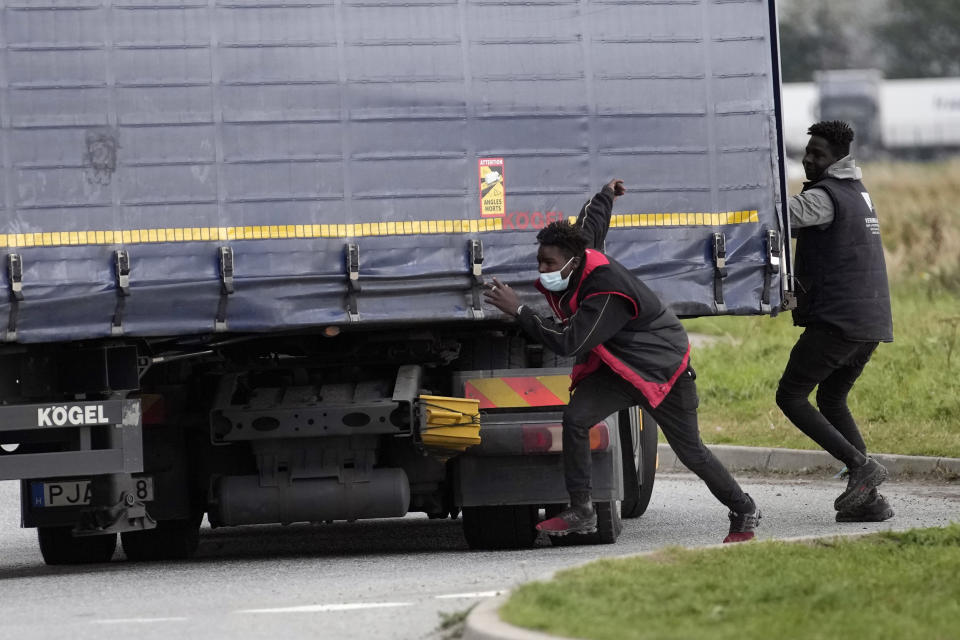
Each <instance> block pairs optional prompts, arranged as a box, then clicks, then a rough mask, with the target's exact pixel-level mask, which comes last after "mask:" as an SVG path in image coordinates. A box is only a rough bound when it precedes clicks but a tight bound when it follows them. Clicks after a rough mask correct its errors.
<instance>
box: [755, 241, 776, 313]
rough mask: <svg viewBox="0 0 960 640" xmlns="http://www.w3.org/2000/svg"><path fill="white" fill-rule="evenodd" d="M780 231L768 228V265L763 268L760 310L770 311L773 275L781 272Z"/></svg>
mask: <svg viewBox="0 0 960 640" xmlns="http://www.w3.org/2000/svg"><path fill="white" fill-rule="evenodd" d="M780 251H781V248H780V233H779V232H777V231H776V230H774V229H767V267H766V269H764V270H763V294H762V295H761V297H760V311H761V312H763V313H770V311H771V308H770V287H771V286H772V285H773V276H774V274H776V273H780Z"/></svg>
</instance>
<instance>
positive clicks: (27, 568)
mask: <svg viewBox="0 0 960 640" xmlns="http://www.w3.org/2000/svg"><path fill="white" fill-rule="evenodd" d="M743 484H744V486H745V487H746V488H747V490H748V491H749V492H750V493H751V495H753V496H754V498H755V499H756V500H757V501H758V503H759V504H760V505H761V508H762V510H763V514H764V518H763V522H762V530H761V532H762V537H764V538H782V537H794V536H804V535H819V534H833V533H838V532H851V533H852V532H859V531H877V530H881V529H890V528H895V529H907V528H911V527H921V526H936V525H945V524H947V523H949V522H951V521H960V484H958V483H953V484H935V483H933V484H921V483H913V482H910V483H907V482H896V483H895V482H890V483H888V484H887V485H884V494H885V495H887V496H888V497H889V498H890V500H891V503H892V504H893V506H894V508H895V509H896V511H897V516H896V517H895V518H894V519H893V520H891V521H888V522H886V523H882V524H870V525H863V524H842V525H841V524H837V523H835V522H834V521H833V516H834V512H833V509H832V504H833V499H834V497H835V496H836V495H837V494H838V493H839V492H840V490H841V489H842V483H841V481H839V480H831V479H819V478H818V479H808V478H773V479H771V478H767V479H764V478H743ZM726 524H727V523H726V513H725V510H724V509H723V507H722V506H719V505H718V504H717V503H716V502H715V501H714V500H713V498H712V497H711V496H710V495H709V493H707V491H706V489H705V488H704V486H703V485H702V484H700V483H699V481H698V480H697V479H696V478H695V477H693V476H690V475H686V474H661V476H660V477H659V478H658V480H657V485H656V488H655V490H654V495H653V500H652V502H651V506H650V509H649V510H648V512H647V513H646V514H645V515H644V516H643V517H642V518H640V519H638V520H631V521H627V522H625V527H624V531H623V534H622V536H621V538H620V540H619V542H618V543H617V544H615V545H606V546H592V547H565V548H552V547H549V546H546V545H545V546H542V547H538V548H536V549H533V550H525V551H515V552H498V553H491V552H472V551H469V550H468V549H467V546H466V543H465V542H464V540H463V536H462V534H461V531H460V523H459V521H449V520H447V521H431V520H427V519H426V518H425V517H418V516H409V517H407V518H404V519H402V520H377V521H366V522H359V523H353V524H332V525H321V526H310V525H303V526H290V527H280V526H260V527H247V528H238V529H217V530H210V529H204V531H203V532H202V535H201V542H200V548H199V551H198V554H197V557H196V558H195V559H194V560H192V561H189V562H183V563H148V564H134V563H130V562H126V561H124V560H123V553H122V551H120V550H119V548H118V550H117V553H116V555H115V556H114V561H113V562H111V563H109V564H102V565H88V566H83V567H47V566H46V565H44V564H43V560H42V559H41V557H40V553H39V551H38V549H37V546H36V536H35V532H34V531H33V530H25V529H19V528H18V526H19V514H18V490H17V485H16V483H13V482H0V638H3V639H10V640H13V639H17V640H32V639H39V638H56V639H57V640H62V639H63V638H71V639H83V638H97V639H102V638H121V637H124V638H128V637H136V638H146V639H152V638H157V639H161V638H162V639H164V640H169V639H170V638H174V639H176V640H184V639H187V638H203V639H205V640H206V639H218V638H231V639H235V640H246V639H252V638H270V639H271V640H272V639H275V638H285V639H296V638H311V639H319V638H350V639H353V638H357V639H360V638H363V639H371V638H398V639H421V638H439V637H440V634H439V633H438V632H437V628H438V624H439V622H440V614H441V613H445V614H450V613H456V612H462V611H464V610H465V609H467V608H469V607H470V606H471V605H473V604H474V603H476V602H478V601H479V600H480V599H482V598H485V597H489V596H491V595H493V594H495V593H496V592H498V591H501V590H506V589H509V588H511V587H512V586H514V585H516V584H518V583H522V582H525V581H528V580H531V579H535V578H540V577H546V576H547V575H549V574H550V573H552V572H553V571H555V570H557V569H560V568H564V567H568V566H571V565H576V564H580V563H582V562H585V561H587V560H590V559H593V558H598V557H602V556H611V555H626V554H632V553H638V552H641V551H647V550H651V549H657V548H659V547H664V546H668V545H687V546H698V545H707V544H714V543H717V542H719V541H720V540H721V539H722V537H723V535H724V534H725V533H726Z"/></svg>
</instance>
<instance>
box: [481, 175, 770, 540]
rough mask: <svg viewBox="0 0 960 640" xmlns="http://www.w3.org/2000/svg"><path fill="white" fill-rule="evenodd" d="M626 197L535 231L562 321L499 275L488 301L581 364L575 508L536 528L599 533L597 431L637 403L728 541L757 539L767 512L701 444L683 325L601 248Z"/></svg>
mask: <svg viewBox="0 0 960 640" xmlns="http://www.w3.org/2000/svg"><path fill="white" fill-rule="evenodd" d="M623 193H625V189H624V186H623V181H622V180H612V181H610V183H608V184H607V185H606V186H604V187H603V189H602V190H601V191H600V193H598V194H596V195H595V196H593V198H591V199H590V200H589V201H588V202H587V203H586V204H585V205H584V206H583V209H581V211H580V215H579V217H578V218H577V222H576V224H574V225H571V224H570V223H569V222H567V221H565V220H562V221H560V222H554V223H553V224H550V225H549V226H547V227H546V228H544V229H543V230H541V231H540V233H539V234H537V241H538V242H539V243H540V247H539V250H538V251H537V263H538V270H539V272H540V278H539V280H538V281H537V283H536V284H535V286H536V287H537V289H539V290H540V291H541V292H542V293H543V294H544V296H545V297H546V299H547V302H548V303H549V305H550V308H551V310H552V311H553V313H554V315H556V316H557V317H558V318H559V321H556V320H553V319H552V318H545V317H542V316H540V315H538V314H537V313H535V312H534V311H533V310H531V309H530V308H528V307H527V306H526V305H521V304H520V301H519V298H518V297H517V295H516V293H515V292H514V291H513V289H511V288H510V287H509V286H508V285H505V284H503V283H501V282H500V281H499V280H497V279H496V278H494V279H493V284H492V286H491V287H490V289H489V290H488V291H486V292H485V296H486V299H487V301H488V302H489V303H490V304H492V305H494V306H495V307H497V308H498V309H500V310H501V311H503V312H504V313H506V314H509V315H511V316H514V317H515V318H516V319H517V322H518V323H519V324H520V326H521V327H522V328H523V330H524V331H525V332H526V333H527V334H528V335H530V336H531V337H532V338H533V339H535V340H537V341H538V342H541V343H542V344H543V345H544V346H545V347H547V348H548V349H550V350H551V351H553V352H554V353H557V354H558V355H561V356H574V357H575V358H576V364H575V366H574V368H573V372H572V374H571V389H572V395H571V397H570V403H569V404H568V405H567V407H566V408H565V410H564V413H563V465H564V475H565V478H566V486H567V491H568V493H569V494H570V507H569V508H568V509H566V510H565V511H563V512H562V513H560V515H558V516H557V517H555V518H550V519H549V520H545V521H544V522H541V523H540V524H539V525H537V529H539V530H540V531H542V532H544V533H546V534H548V535H566V534H570V533H589V532H592V531H594V530H595V529H596V526H597V515H596V511H595V510H594V507H593V503H592V501H591V495H590V494H591V486H590V482H591V458H590V436H589V431H590V427H592V426H593V425H595V424H597V423H598V422H600V421H601V420H603V419H604V418H606V417H607V416H609V415H611V414H613V413H616V412H617V411H619V410H621V409H626V408H628V407H633V406H637V405H639V406H640V407H641V408H642V409H643V410H644V411H648V412H649V413H650V415H651V416H652V417H653V418H654V419H655V420H656V421H657V423H658V424H659V425H660V428H661V430H662V431H663V433H664V435H665V436H666V438H667V442H669V443H670V446H671V447H672V448H673V450H674V451H675V452H676V454H677V458H678V459H679V460H680V461H681V462H682V463H683V464H684V465H686V466H687V468H689V469H690V470H692V471H693V472H694V473H696V474H697V475H698V476H700V478H701V479H702V480H703V481H704V482H705V483H706V484H707V487H708V488H709V489H710V491H711V493H713V495H714V496H715V497H716V498H717V499H718V500H719V501H720V502H722V503H723V504H724V505H725V506H726V507H727V508H728V509H729V510H730V513H729V518H730V530H729V533H728V535H727V537H726V538H725V539H724V542H742V541H745V540H750V539H752V538H753V537H754V531H755V529H756V527H757V525H758V523H759V520H760V511H759V509H757V506H756V504H755V503H754V502H753V499H752V498H751V497H750V496H749V495H748V494H746V493H744V492H743V490H742V489H741V488H740V486H739V485H738V484H737V482H736V481H735V480H734V479H733V477H732V476H731V475H730V474H729V472H727V470H726V469H725V468H724V467H723V465H721V464H720V462H719V461H718V460H717V459H716V458H715V457H714V456H713V454H712V453H711V452H710V450H709V449H707V448H706V446H704V444H703V441H702V440H701V439H700V431H699V427H698V425H697V406H698V404H699V400H698V397H697V388H696V383H695V382H694V380H695V379H696V374H695V373H694V371H693V369H692V368H691V367H690V345H689V342H688V340H687V334H686V331H684V328H683V325H681V324H680V321H679V320H677V317H676V316H675V315H674V314H673V312H671V311H670V310H669V309H668V308H667V307H666V306H665V305H664V304H663V303H662V302H661V301H660V299H659V298H658V297H657V296H656V294H654V293H653V292H652V291H651V290H650V289H649V288H648V287H647V286H646V285H645V284H644V283H643V282H641V281H640V280H638V279H637V278H636V277H635V276H633V274H631V273H630V272H629V271H628V270H627V269H626V268H625V267H623V266H622V265H621V264H619V263H618V262H616V261H615V260H613V259H612V258H610V257H608V256H606V255H604V254H603V253H601V251H600V248H602V247H603V243H604V240H605V238H606V235H607V231H608V229H609V227H610V214H611V211H612V208H613V201H614V200H615V199H616V198H617V197H618V196H620V195H623Z"/></svg>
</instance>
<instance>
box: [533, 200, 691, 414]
mask: <svg viewBox="0 0 960 640" xmlns="http://www.w3.org/2000/svg"><path fill="white" fill-rule="evenodd" d="M612 207H613V193H612V192H610V191H609V190H608V189H606V188H605V189H604V190H603V191H601V192H600V193H599V194H597V195H596V196H594V197H593V198H591V200H590V201H589V202H588V203H587V204H586V205H584V207H583V209H582V210H581V212H580V216H579V218H578V220H577V224H578V225H579V226H580V228H581V231H582V232H583V233H584V234H585V236H586V237H587V239H588V243H589V244H590V245H591V246H594V247H597V246H598V245H599V246H602V243H603V240H604V238H605V237H606V232H607V229H608V228H609V226H610V212H611V209H612ZM535 286H536V287H537V288H538V289H539V290H540V291H541V292H542V293H543V294H544V296H545V297H546V299H547V302H548V303H549V304H550V308H551V309H552V310H553V312H554V314H556V316H557V317H558V318H559V321H556V320H554V319H552V318H544V317H542V316H540V315H538V314H536V313H534V312H533V311H532V310H530V309H529V308H527V307H526V306H525V307H523V309H522V310H521V312H520V314H519V316H518V317H517V319H518V321H519V322H520V326H521V327H523V329H524V331H526V332H527V333H528V334H530V335H531V336H533V337H534V338H535V339H537V340H538V341H540V342H541V343H543V345H544V346H545V347H547V348H548V349H550V350H551V351H553V352H554V353H557V354H558V355H561V356H575V357H576V365H575V366H574V369H573V374H572V386H573V387H575V386H576V385H577V383H578V382H580V380H582V379H583V378H584V377H586V376H587V375H589V374H590V373H592V372H593V371H596V370H597V369H598V368H599V367H601V366H607V367H610V368H611V369H612V370H613V371H614V372H616V373H617V374H618V375H620V376H621V377H622V378H624V379H625V380H627V381H628V382H630V383H631V384H633V385H634V386H635V387H636V388H637V389H639V390H640V391H641V393H643V395H644V397H646V399H647V400H648V401H649V402H650V404H651V405H652V406H654V407H655V406H657V405H658V404H660V401H661V400H663V398H664V396H666V394H667V393H669V391H670V389H671V387H672V386H673V383H674V382H675V381H676V379H677V378H678V377H679V376H680V374H682V373H683V372H684V371H685V370H686V369H687V366H688V363H689V355H690V350H689V341H688V340H687V334H686V331H685V330H684V328H683V325H681V324H680V321H679V320H678V319H677V317H676V316H675V315H674V314H673V312H672V311H670V310H669V309H668V308H667V306H666V305H664V304H663V302H661V301H660V298H658V297H657V295H656V294H655V293H653V291H651V290H650V288H649V287H647V286H646V285H645V284H644V283H643V282H641V281H640V280H639V279H637V277H636V276H634V275H633V274H632V273H630V271H629V270H628V269H627V268H626V267H624V266H623V265H621V264H620V263H619V262H617V261H616V260H613V259H612V258H609V257H608V256H606V255H604V254H603V253H601V252H600V251H598V250H596V249H587V252H586V256H585V259H584V260H583V262H582V264H581V266H580V267H579V268H578V269H577V270H576V271H574V273H573V274H572V275H571V277H570V285H569V286H568V287H567V289H566V291H562V292H551V291H547V290H546V289H544V288H543V287H542V286H541V285H540V283H539V282H537V283H536V285H535Z"/></svg>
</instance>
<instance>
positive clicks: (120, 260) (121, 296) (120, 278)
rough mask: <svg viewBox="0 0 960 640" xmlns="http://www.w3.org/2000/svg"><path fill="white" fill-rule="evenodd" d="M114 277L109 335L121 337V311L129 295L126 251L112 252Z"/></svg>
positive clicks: (127, 254) (128, 270)
mask: <svg viewBox="0 0 960 640" xmlns="http://www.w3.org/2000/svg"><path fill="white" fill-rule="evenodd" d="M113 266H114V270H115V273H114V276H115V277H116V281H117V306H116V307H115V308H114V311H113V321H112V322H111V323H110V335H113V336H122V335H123V310H124V307H125V306H126V304H127V296H129V295H130V254H129V253H127V251H126V249H117V250H116V251H114V252H113Z"/></svg>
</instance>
